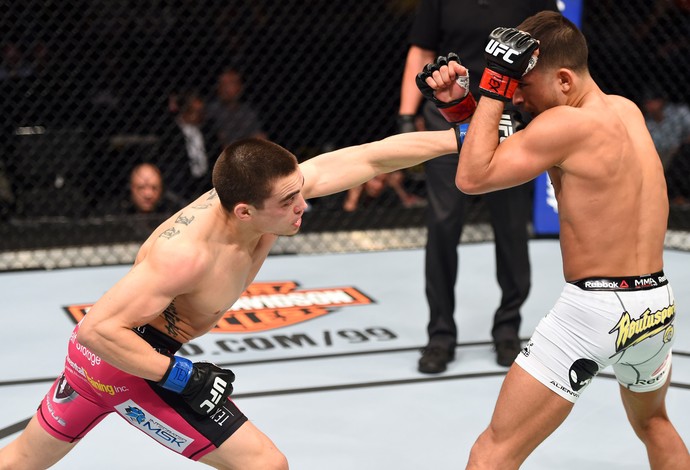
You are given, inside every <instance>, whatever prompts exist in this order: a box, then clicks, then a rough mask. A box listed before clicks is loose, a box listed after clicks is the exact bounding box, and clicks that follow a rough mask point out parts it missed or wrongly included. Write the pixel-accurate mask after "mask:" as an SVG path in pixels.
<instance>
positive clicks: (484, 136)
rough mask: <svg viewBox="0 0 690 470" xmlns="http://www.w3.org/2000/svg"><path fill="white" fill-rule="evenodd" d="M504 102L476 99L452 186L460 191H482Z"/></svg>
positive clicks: (495, 146) (493, 150)
mask: <svg viewBox="0 0 690 470" xmlns="http://www.w3.org/2000/svg"><path fill="white" fill-rule="evenodd" d="M502 114H503V102H502V101H499V100H495V99H491V98H482V99H481V100H479V105H478V106H477V110H476V111H475V113H474V116H473V117H472V123H471V125H470V127H469V130H468V132H467V135H466V136H465V140H464V142H463V144H462V148H461V149H460V159H459V162H458V170H457V174H456V176H455V184H456V186H457V187H458V189H460V190H461V191H462V192H464V193H467V194H477V193H481V192H485V188H484V187H483V186H482V183H483V182H484V180H485V178H486V176H487V173H488V171H489V168H490V165H491V162H492V160H493V157H494V153H495V152H496V148H497V147H498V144H499V135H498V132H497V129H498V126H499V122H500V120H501V115H502Z"/></svg>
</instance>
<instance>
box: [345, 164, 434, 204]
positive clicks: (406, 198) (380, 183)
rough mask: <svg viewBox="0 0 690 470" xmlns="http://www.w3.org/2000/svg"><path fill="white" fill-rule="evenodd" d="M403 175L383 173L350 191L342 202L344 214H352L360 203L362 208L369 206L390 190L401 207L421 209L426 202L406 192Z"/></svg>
mask: <svg viewBox="0 0 690 470" xmlns="http://www.w3.org/2000/svg"><path fill="white" fill-rule="evenodd" d="M404 179H405V174H404V173H403V172H402V171H394V172H392V173H384V174H382V175H378V176H376V177H374V178H372V179H370V180H369V181H367V182H366V183H364V184H362V185H359V186H357V187H354V188H352V189H350V190H349V191H348V192H347V193H346V195H345V200H344V201H343V210H344V211H346V212H354V211H356V210H357V207H358V206H359V205H360V203H362V205H363V206H367V205H369V204H370V203H371V202H373V201H375V200H379V199H380V198H381V197H383V195H384V194H385V193H386V192H387V190H388V189H391V190H392V191H393V192H394V193H395V195H396V196H397V198H398V199H399V200H400V202H401V203H402V205H403V206H404V207H406V208H410V207H422V206H424V205H426V201H425V200H424V199H423V198H421V197H419V196H417V195H416V194H412V193H410V192H408V191H407V189H406V188H405V185H404Z"/></svg>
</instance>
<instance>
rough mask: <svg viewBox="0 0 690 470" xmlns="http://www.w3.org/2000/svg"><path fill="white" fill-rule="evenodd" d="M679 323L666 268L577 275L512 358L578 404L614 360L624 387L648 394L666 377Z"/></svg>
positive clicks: (619, 379)
mask: <svg viewBox="0 0 690 470" xmlns="http://www.w3.org/2000/svg"><path fill="white" fill-rule="evenodd" d="M674 324H675V300H674V298H673V291H672V290H671V286H670V285H669V284H668V281H667V279H666V276H665V275H664V273H663V272H658V273H654V274H649V275H644V276H636V277H625V278H588V279H582V280H579V281H573V282H569V283H568V284H566V286H565V287H564V288H563V292H562V293H561V296H560V298H559V299H558V301H557V302H556V304H555V305H554V306H553V308H552V309H551V311H550V312H549V313H548V314H547V315H546V316H545V317H544V318H543V319H542V320H541V321H540V322H539V325H537V328H536V330H535V332H534V334H533V335H532V338H531V339H530V340H529V343H528V344H527V346H526V347H525V348H524V349H523V350H522V352H521V353H520V354H518V357H517V359H516V360H515V362H516V363H517V364H518V365H519V366H520V367H522V368H523V369H524V370H525V371H527V372H528V373H529V374H530V375H532V376H533V377H534V378H536V379H537V380H539V381H540V382H541V383H543V384H544V385H545V386H546V387H548V388H549V389H551V390H553V391H554V392H555V393H557V394H559V395H560V396H562V397H563V398H565V399H566V400H568V401H571V402H573V403H575V402H576V401H577V399H578V398H579V397H580V394H581V393H582V391H583V390H584V389H585V387H586V386H587V385H589V383H590V382H591V380H592V378H593V377H594V376H595V375H597V373H599V372H600V371H601V370H603V369H604V368H605V367H607V366H609V365H610V366H612V368H613V372H614V374H615V376H616V378H617V379H618V382H619V383H620V384H621V385H622V386H624V387H626V388H628V389H629V390H632V391H634V392H649V391H652V390H657V389H658V388H660V387H661V386H662V385H663V384H664V383H665V382H666V380H668V377H669V373H670V370H671V346H672V344H673V337H674Z"/></svg>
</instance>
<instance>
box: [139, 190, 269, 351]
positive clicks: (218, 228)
mask: <svg viewBox="0 0 690 470" xmlns="http://www.w3.org/2000/svg"><path fill="white" fill-rule="evenodd" d="M219 205H220V203H219V201H218V199H217V198H216V199H209V198H208V196H206V195H204V196H202V197H201V198H199V199H197V200H196V201H195V202H193V203H192V204H190V205H189V206H187V207H186V208H184V209H183V210H182V211H180V212H178V213H177V214H175V215H173V216H172V217H171V218H170V219H168V220H167V221H165V222H164V223H163V224H161V225H160V226H159V227H158V228H157V229H156V230H155V231H154V232H153V233H152V234H151V236H150V237H149V238H148V240H147V241H146V242H145V243H144V244H143V245H142V247H141V249H140V250H139V253H138V255H137V258H136V261H135V265H136V264H139V263H141V262H144V261H145V260H146V258H147V257H148V256H149V255H150V254H151V253H152V252H154V251H155V250H159V249H165V250H166V251H167V250H172V251H173V254H174V251H175V250H187V249H193V250H194V252H195V255H196V256H198V257H199V258H200V259H202V260H203V261H201V262H202V263H203V264H204V267H203V271H204V272H203V275H202V276H201V277H200V278H199V279H198V281H197V282H195V285H194V287H193V288H192V289H191V290H190V291H189V292H186V293H184V294H179V295H177V296H176V297H175V299H174V300H173V302H172V303H171V304H170V306H169V307H168V308H167V309H166V310H165V311H164V312H162V314H161V315H159V316H158V317H156V318H155V319H154V320H153V321H150V322H149V324H150V325H151V326H153V327H154V328H156V329H157V330H160V331H162V332H164V333H166V334H167V335H168V336H170V337H172V338H174V339H176V340H177V341H180V342H182V343H184V342H187V341H189V340H191V339H193V338H195V337H198V336H200V335H203V334H204V333H206V332H207V331H209V330H210V329H211V328H213V327H214V326H215V325H216V323H217V322H218V320H220V318H221V317H222V316H223V314H224V313H225V311H226V310H227V309H229V308H230V307H231V306H232V305H233V304H234V303H235V301H236V300H237V299H238V298H239V297H240V295H241V294H242V292H244V290H245V289H246V288H247V287H248V286H249V284H250V283H251V282H252V280H253V279H254V277H255V276H256V273H257V272H258V270H259V268H260V267H261V265H262V264H263V262H264V260H265V259H266V257H267V256H268V252H269V251H270V249H271V246H272V245H273V243H274V242H275V240H276V238H277V237H276V236H274V235H263V236H261V237H260V238H258V239H257V240H255V241H254V240H252V241H251V243H249V244H242V243H238V242H237V241H236V240H231V237H230V235H229V234H228V233H224V232H223V230H225V228H224V226H223V224H222V223H221V224H219V223H218V220H217V219H218V211H217V209H218V208H219V207H218V206H219ZM183 219H184V220H185V221H186V223H181V220H183ZM162 244H165V245H166V246H165V247H163V246H161V245H162ZM181 269H183V267H181ZM170 275H171V276H175V275H176V273H174V272H171V273H170Z"/></svg>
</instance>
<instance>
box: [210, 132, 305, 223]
mask: <svg viewBox="0 0 690 470" xmlns="http://www.w3.org/2000/svg"><path fill="white" fill-rule="evenodd" d="M297 164H298V163H297V158H296V157H295V156H294V155H293V154H292V153H291V152H289V151H288V150H286V149H284V148H283V147H281V146H280V145H278V144H275V143H273V142H269V141H268V140H264V139H256V138H250V139H242V140H238V141H237V142H234V143H232V144H230V145H229V146H227V147H226V148H225V150H223V152H222V153H221V154H220V157H218V160H217V161H216V164H215V165H214V166H213V187H214V188H215V190H216V194H218V198H219V199H220V203H221V204H222V205H223V207H224V208H225V209H226V210H228V211H232V210H233V208H234V207H235V205H237V204H239V203H241V202H243V203H247V204H251V205H253V206H255V207H257V208H259V209H261V208H262V207H263V204H264V201H265V200H266V199H268V197H269V196H270V195H271V191H272V190H273V186H272V184H273V182H274V181H275V180H276V179H278V178H282V177H285V176H289V175H290V174H292V173H293V172H294V171H295V170H297Z"/></svg>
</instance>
